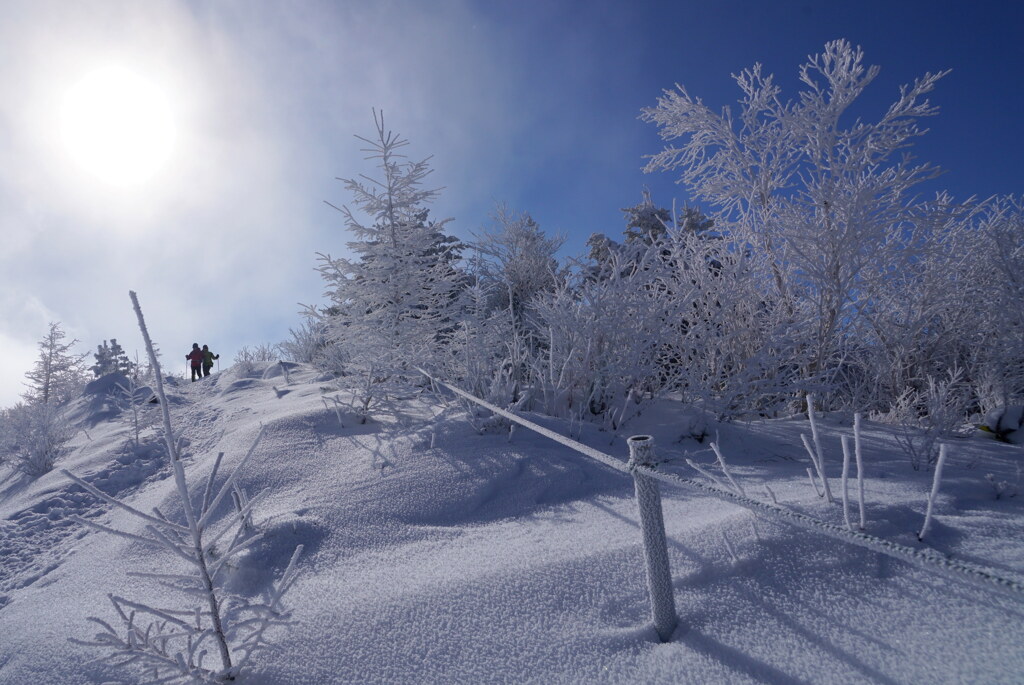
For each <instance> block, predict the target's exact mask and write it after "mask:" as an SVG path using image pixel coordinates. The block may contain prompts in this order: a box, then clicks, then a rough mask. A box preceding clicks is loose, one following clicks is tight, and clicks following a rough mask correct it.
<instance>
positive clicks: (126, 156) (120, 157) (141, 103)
mask: <svg viewBox="0 0 1024 685" xmlns="http://www.w3.org/2000/svg"><path fill="white" fill-rule="evenodd" d="M61 114H62V126H61V128H62V134H63V137H64V143H65V145H66V146H67V148H68V151H69V152H70V154H71V156H72V157H73V158H74V159H75V161H76V162H78V164H79V165H81V166H82V168H84V169H85V170H87V171H88V172H90V173H92V174H94V175H95V176H97V177H98V178H100V179H102V180H103V181H105V182H107V183H110V184H112V185H117V186H133V185H139V184H141V183H144V182H145V181H146V180H148V179H149V178H151V177H152V176H153V175H154V174H155V173H156V172H157V171H159V170H160V168H161V167H162V166H163V165H164V163H165V162H166V161H167V159H168V158H169V157H170V155H171V150H172V147H173V145H174V135H175V131H174V122H173V121H172V120H171V112H170V107H169V105H168V102H167V98H166V97H165V96H164V94H163V93H161V92H160V90H159V89H157V88H156V87H155V86H154V85H153V84H152V83H150V82H149V81H147V80H146V79H144V78H143V77H141V76H139V75H138V74H136V73H135V72H132V71H130V70H128V69H125V68H122V67H106V68H104V69H99V70H97V71H94V72H92V73H90V74H89V75H87V76H86V77H85V78H83V79H82V80H81V81H79V82H78V83H77V84H76V85H75V86H74V87H73V88H72V89H71V90H70V91H68V94H67V96H66V97H65V99H64V107H63V111H62V113H61Z"/></svg>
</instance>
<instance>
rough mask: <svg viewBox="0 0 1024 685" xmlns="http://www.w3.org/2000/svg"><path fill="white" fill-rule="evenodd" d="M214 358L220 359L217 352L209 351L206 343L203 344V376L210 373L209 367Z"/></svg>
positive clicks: (211, 365) (211, 366) (210, 367)
mask: <svg viewBox="0 0 1024 685" xmlns="http://www.w3.org/2000/svg"><path fill="white" fill-rule="evenodd" d="M214 359H220V355H219V354H214V353H213V352H210V348H209V347H207V346H206V345H203V376H204V377H205V376H209V375H210V369H212V368H213V360H214Z"/></svg>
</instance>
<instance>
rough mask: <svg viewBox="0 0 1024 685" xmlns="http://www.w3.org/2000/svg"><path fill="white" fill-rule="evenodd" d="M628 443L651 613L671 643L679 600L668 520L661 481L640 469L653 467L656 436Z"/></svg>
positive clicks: (663, 638)
mask: <svg viewBox="0 0 1024 685" xmlns="http://www.w3.org/2000/svg"><path fill="white" fill-rule="evenodd" d="M627 444H628V445H629V470H630V472H631V473H632V474H633V483H634V485H635V486H636V503H637V507H638V508H639V509H640V528H641V530H642V531H643V537H644V557H645V559H646V561H647V589H648V591H649V592H650V595H651V614H652V615H653V616H654V628H655V630H657V631H658V637H659V638H660V639H661V641H662V642H668V641H669V639H671V637H672V632H673V631H674V630H675V629H676V625H677V623H678V618H677V617H676V602H675V596H674V595H673V591H672V571H671V569H670V568H669V564H668V543H667V542H666V540H665V520H664V518H663V517H662V513H661V492H660V491H659V489H658V481H656V480H655V479H653V478H651V477H650V476H648V475H646V474H645V473H643V472H641V471H640V470H638V469H637V467H638V466H645V467H647V468H652V467H653V466H654V463H653V462H654V439H653V438H651V436H649V435H634V436H633V437H631V438H629V440H628V441H627Z"/></svg>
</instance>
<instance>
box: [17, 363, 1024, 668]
mask: <svg viewBox="0 0 1024 685" xmlns="http://www.w3.org/2000/svg"><path fill="white" fill-rule="evenodd" d="M281 371H282V370H281V367H280V365H264V366H258V367H257V368H256V369H255V371H253V372H251V373H248V374H243V373H242V372H241V371H240V370H239V368H238V367H233V368H231V369H228V370H226V371H224V372H223V373H219V374H214V375H213V376H211V377H209V378H207V379H205V380H202V381H200V382H197V383H194V384H193V383H189V382H186V381H183V380H181V379H169V380H168V385H167V391H168V394H169V406H170V408H171V412H172V421H173V425H174V427H175V430H177V431H180V432H181V434H182V436H183V438H184V441H185V442H184V444H185V445H186V448H185V454H186V457H185V467H186V474H187V476H188V479H189V483H190V486H191V488H192V489H193V490H194V491H201V490H202V487H203V486H204V483H205V479H206V477H207V475H208V474H209V471H210V469H211V468H212V465H213V462H214V460H215V458H216V455H217V453H218V452H224V467H222V468H225V467H226V468H227V469H230V467H231V466H232V465H233V464H234V463H237V461H238V460H240V459H241V458H242V457H243V456H244V454H245V453H246V451H247V450H248V448H249V446H250V444H251V442H252V440H253V438H254V437H255V435H256V434H257V433H258V431H259V429H260V426H261V425H264V426H266V435H265V437H264V440H263V442H262V443H261V444H260V445H259V447H258V448H257V451H256V453H255V454H254V456H253V458H252V459H251V460H250V462H249V464H248V465H247V466H246V468H245V470H244V472H242V473H241V474H240V476H241V483H242V484H243V486H244V487H245V488H246V490H247V492H248V493H249V495H250V496H253V495H255V494H256V493H257V492H259V491H260V490H263V489H268V490H269V497H268V499H267V500H266V501H264V502H263V503H262V504H261V505H260V506H259V507H258V508H257V510H256V511H255V515H254V520H255V523H256V525H257V526H258V527H260V528H261V529H262V530H263V531H264V532H265V538H264V540H263V541H262V542H261V543H260V545H259V546H258V547H256V548H255V549H253V550H251V551H250V552H248V553H247V555H246V556H244V557H242V558H241V559H239V560H238V563H237V564H236V566H235V568H234V569H233V570H232V572H231V574H230V576H229V577H228V580H227V583H228V586H229V589H231V590H232V591H235V592H238V593H241V594H245V595H258V594H259V593H260V592H261V591H262V590H264V589H265V588H267V587H268V586H269V584H270V583H272V582H273V580H274V578H275V577H276V576H277V575H279V574H280V573H281V572H282V570H283V568H284V566H285V565H286V564H287V563H288V560H289V558H290V555H291V553H292V551H293V550H294V548H295V546H296V545H298V544H302V545H304V552H303V555H302V557H301V559H300V562H299V569H300V575H299V578H298V580H297V582H296V584H295V586H294V587H293V589H292V590H291V592H290V593H289V594H288V595H286V597H285V603H286V605H287V606H288V607H289V608H291V609H292V610H293V619H294V624H293V625H292V626H290V627H289V628H279V629H274V630H275V632H272V633H271V634H270V642H271V643H272V648H270V649H268V650H266V651H264V652H262V653H260V654H258V655H257V656H256V657H254V660H253V661H252V662H251V665H250V667H249V668H248V669H247V671H246V672H245V673H244V675H243V676H242V677H241V678H240V680H239V681H236V682H242V683H260V684H267V685H276V684H284V683H584V682H585V683H641V682H642V683H777V684H780V685H781V684H783V683H785V684H789V683H843V684H849V683H1020V682H1024V641H1022V639H1021V638H1022V636H1024V596H1022V597H1019V598H1014V597H1013V596H1010V595H1008V594H1005V593H998V592H994V591H992V590H989V589H985V588H981V587H977V586H974V585H970V584H965V583H960V582H956V581H953V580H951V579H949V578H947V577H945V576H941V575H936V574H932V573H929V572H927V571H925V570H922V569H919V568H916V567H912V566H909V565H907V564H905V563H903V562H899V561H895V560H892V559H890V558H888V557H884V556H881V555H879V554H876V553H874V552H870V551H867V550H864V549H862V548H858V547H854V546H850V545H845V544H842V543H840V542H837V541H836V540H833V539H830V538H826V537H824V536H820V535H817V534H814V533H810V532H807V531H804V530H798V529H795V528H792V527H789V526H787V525H783V524H780V523H778V522H775V521H772V520H770V519H766V518H763V517H759V518H756V519H755V517H754V516H753V515H752V514H751V513H750V512H749V511H747V510H746V509H741V508H737V507H736V506H734V505H732V504H729V503H727V502H724V501H721V500H718V499H715V498H709V497H707V496H704V495H701V494H698V493H694V492H689V491H686V490H683V489H677V488H673V487H670V486H667V485H665V484H662V485H661V488H662V498H663V506H664V516H665V523H666V529H667V533H668V544H669V550H668V551H669V557H670V561H671V568H672V578H673V585H674V589H675V601H676V606H677V612H678V616H679V628H678V629H677V631H676V633H675V634H674V636H673V637H672V639H671V641H669V642H667V643H664V644H663V643H660V642H659V641H658V639H657V635H656V633H655V631H654V628H653V625H652V622H651V617H650V609H649V604H648V597H647V590H646V580H645V572H644V561H643V550H642V547H641V535H640V530H639V528H638V515H637V510H636V503H635V499H634V495H633V484H632V481H631V479H630V478H629V476H628V475H624V474H622V473H619V472H617V471H615V470H613V469H610V468H608V467H606V466H604V465H601V464H599V463H597V462H595V461H593V460H591V459H588V458H587V457H584V456H582V455H580V454H578V453H576V452H573V451H572V450H570V449H568V448H566V447H564V446H562V445H559V444H557V443H555V442H553V441H551V440H549V439H547V438H543V437H541V436H538V435H536V434H531V433H530V432H529V431H527V430H523V429H518V430H516V431H515V433H514V434H513V436H512V437H511V439H509V437H508V434H507V431H505V430H493V431H488V432H483V433H480V432H478V431H477V430H476V428H474V425H473V424H472V423H471V422H470V421H469V420H468V419H467V416H466V413H465V411H464V409H463V407H462V406H461V405H460V404H458V403H456V402H454V401H452V400H451V399H450V398H449V399H448V400H447V402H445V401H443V399H442V400H439V398H438V397H437V396H435V395H432V394H429V393H423V394H420V395H418V396H415V397H410V398H399V399H396V400H395V401H394V402H393V403H392V405H391V407H390V408H389V409H388V410H387V411H381V412H378V413H377V414H375V415H374V419H373V420H372V421H370V422H368V423H366V424H360V423H359V422H358V419H357V418H356V417H355V416H354V415H352V414H343V415H342V419H343V424H344V425H340V424H339V422H338V419H337V416H336V414H335V411H334V408H333V403H331V404H330V406H327V405H325V403H324V399H323V398H324V397H327V398H328V399H329V398H330V397H333V396H337V395H338V392H337V391H336V390H334V389H333V386H332V384H331V383H330V382H329V380H327V379H323V378H320V377H318V375H317V373H316V372H315V371H313V370H312V369H309V368H306V367H298V368H295V369H294V370H292V371H291V373H290V374H288V376H285V375H284V374H283V373H282V372H281ZM342 399H343V400H344V402H345V403H347V401H348V399H347V398H345V397H344V396H343V397H342ZM329 401H330V400H329ZM156 411H158V409H157V408H156V406H155V405H147V408H146V410H145V412H156ZM72 415H73V416H74V417H75V421H76V422H77V426H78V428H79V429H80V430H79V432H78V434H77V435H76V437H75V439H74V441H73V442H72V443H71V447H72V448H73V449H72V450H71V452H70V453H69V454H68V455H67V456H66V457H64V458H63V460H62V461H61V462H60V463H58V465H57V466H58V469H57V470H55V471H54V472H51V473H49V474H47V475H46V476H44V477H42V478H39V479H38V480H35V481H26V480H24V479H20V478H19V477H18V476H17V475H16V474H14V473H7V472H3V473H0V479H2V480H0V683H3V684H4V685H30V684H35V683H61V684H63V685H75V684H79V683H81V684H85V683H90V684H94V683H135V682H143V681H144V678H143V676H142V674H141V673H139V672H138V671H133V670H131V667H127V668H115V667H113V666H111V665H109V664H106V663H102V662H97V661H96V660H95V659H96V658H97V657H99V656H102V655H103V652H102V651H101V650H97V649H95V648H89V647H83V646H79V645H76V644H72V643H70V642H68V638H72V637H74V638H79V639H88V638H91V637H92V635H93V634H94V633H95V630H94V626H93V625H92V624H91V623H88V622H87V621H86V617H88V616H97V617H100V618H103V619H104V620H108V621H111V622H114V621H115V618H116V616H115V615H114V611H113V608H112V607H111V605H110V604H109V602H108V601H107V599H106V597H107V595H108V594H109V593H115V594H118V595H121V596H124V597H126V598H129V599H135V600H139V601H145V602H149V603H153V604H163V605H169V606H178V605H181V606H182V608H185V607H186V606H188V604H187V603H186V602H184V601H183V600H182V599H181V598H180V596H178V595H175V594H174V593H173V592H172V591H171V590H168V589H164V588H162V587H161V586H160V585H158V584H157V583H156V582H154V581H152V580H150V579H145V578H136V577H130V576H128V575H127V572H128V571H149V572H167V571H169V570H177V568H178V564H177V562H176V560H174V559H172V558H169V555H168V554H167V553H165V552H163V551H161V550H154V549H151V548H148V547H145V546H144V545H142V544H141V543H136V542H131V541H129V540H125V539H122V538H117V537H114V536H111V535H108V534H105V533H101V532H96V531H93V530H91V529H87V528H85V527H83V526H81V525H79V524H76V523H74V522H73V521H72V520H71V519H70V517H71V516H73V515H77V516H82V517H86V518H93V519H94V520H96V521H98V522H101V523H104V524H106V525H111V526H115V527H120V528H122V529H126V530H130V531H133V530H134V531H138V528H139V523H138V522H137V520H135V519H133V518H132V517H131V516H129V515H127V514H126V513H124V512H122V511H120V510H112V509H111V507H110V506H108V505H106V504H104V503H102V502H100V501H98V500H96V499H95V498H94V497H92V496H91V495H89V494H88V493H86V492H84V491H83V490H82V489H81V488H80V487H78V486H76V485H75V484H73V483H72V482H71V481H69V480H68V479H67V478H66V477H65V476H64V475H62V474H61V473H60V470H59V469H61V468H65V469H68V470H69V471H71V472H72V473H74V474H76V475H77V476H79V477H82V478H84V479H86V480H87V481H89V482H91V483H92V484H94V485H96V486H97V487H98V488H100V489H101V490H104V491H105V492H107V493H111V494H114V495H116V496H117V497H119V498H120V499H122V500H123V501H125V502H127V503H129V504H131V505H133V506H135V507H138V508H140V509H143V510H145V511H149V510H151V509H152V508H153V507H160V509H161V511H163V512H164V513H165V514H166V515H168V516H169V517H171V518H172V519H173V518H174V517H175V516H180V509H179V508H178V507H176V506H175V504H174V484H173V478H172V477H171V473H170V470H169V468H168V466H167V464H166V457H165V449H164V448H163V447H162V443H161V442H160V436H159V434H158V430H159V426H158V425H157V426H156V427H150V428H148V429H146V431H145V432H144V433H143V436H144V439H143V446H142V447H141V448H140V449H134V448H133V447H132V446H131V444H130V439H131V437H132V429H131V426H130V423H129V420H128V417H127V416H126V414H125V413H124V412H120V411H118V410H117V408H116V407H114V406H113V405H112V403H111V402H108V401H107V399H105V395H104V391H103V389H102V384H100V386H98V388H94V389H93V392H92V393H91V394H90V395H87V396H84V397H83V398H82V399H81V400H78V404H77V406H76V407H75V408H74V412H73V413H72ZM530 418H531V419H532V420H536V421H538V422H541V423H543V424H544V425H546V426H548V427H551V428H552V429H554V430H558V431H560V432H562V433H566V432H568V430H569V426H567V425H566V424H564V423H560V422H557V421H553V420H550V419H545V418H543V417H537V416H531V417H530ZM690 422H692V417H687V416H686V415H685V412H684V411H683V407H682V406H681V405H680V404H678V403H672V402H665V403H663V404H660V405H657V406H655V407H654V408H653V409H651V410H649V411H647V412H645V413H644V414H643V415H642V416H640V417H638V418H637V419H635V420H634V421H633V422H632V423H631V424H630V425H629V426H628V430H627V431H625V432H624V433H623V434H622V435H618V436H612V435H610V434H609V433H605V432H601V431H599V430H598V429H597V428H596V427H590V426H584V428H583V430H582V436H581V440H582V441H583V442H585V443H586V444H588V445H591V446H592V447H595V448H597V449H600V450H602V451H604V452H606V453H608V454H611V455H613V456H615V457H618V458H621V459H623V460H625V458H626V456H627V448H626V444H625V438H626V437H628V435H629V434H635V433H644V434H650V435H652V436H654V438H655V444H656V452H657V454H658V455H659V456H660V457H662V458H665V459H668V460H669V461H668V463H667V464H666V465H665V466H664V467H663V468H666V469H669V470H672V471H677V472H679V473H680V474H683V475H685V476H686V477H688V478H702V476H700V475H698V474H697V473H696V472H695V471H693V470H692V469H691V468H690V467H688V466H687V465H686V463H685V459H686V458H689V459H692V460H694V461H695V462H696V463H698V464H699V465H700V466H701V467H702V468H704V469H706V470H708V471H709V472H713V473H716V474H717V475H718V476H719V477H720V478H721V477H722V474H721V470H720V467H719V466H718V465H717V462H716V459H715V456H714V454H713V453H712V452H711V450H710V448H709V446H708V444H707V443H706V442H705V443H703V444H701V443H698V442H696V441H695V440H693V439H692V438H690V437H689V435H688V431H686V430H685V426H688V425H689V424H690ZM476 425H480V422H479V420H477V424H476ZM851 426H852V417H843V416H834V415H833V416H829V415H826V416H824V417H821V418H819V429H820V431H821V437H822V442H823V447H824V451H825V461H826V465H825V466H826V471H827V473H828V476H829V477H830V478H831V479H832V488H833V492H834V493H836V500H837V503H836V504H834V505H828V504H826V503H825V502H824V500H822V499H820V498H819V497H818V496H817V495H816V494H815V491H814V490H813V488H812V487H811V483H810V481H809V480H808V478H807V475H806V468H807V467H808V466H809V461H808V460H807V456H806V452H805V451H804V450H803V447H802V445H801V442H800V434H801V433H805V434H808V435H809V433H810V430H809V426H808V423H807V421H806V420H804V419H799V418H793V419H785V420H773V421H762V422H754V423H737V424H728V425H719V426H714V425H711V426H710V432H711V434H712V436H715V435H716V433H717V437H716V441H717V443H718V444H719V445H720V447H721V449H722V452H723V454H724V456H725V458H726V460H727V463H728V465H729V467H730V472H731V473H732V475H733V477H734V478H736V479H737V480H738V481H739V482H740V483H741V484H742V485H743V487H744V489H745V490H746V492H747V493H748V494H749V495H751V496H753V497H761V498H765V499H767V498H768V494H767V490H766V489H765V487H764V486H765V485H768V486H770V487H771V489H772V491H773V492H774V493H775V495H776V497H777V498H778V500H779V503H780V504H782V505H783V506H786V507H789V508H792V509H794V510H797V511H800V512H803V513H805V514H809V515H813V516H816V517H818V518H821V519H823V520H827V521H829V522H832V523H838V524H842V522H843V516H842V510H841V505H840V504H839V503H838V502H839V501H840V494H839V493H840V481H839V476H840V468H841V463H842V456H841V455H842V452H841V450H840V445H839V436H840V435H841V434H846V435H852V428H851ZM575 429H576V427H573V430H575ZM949 449H950V459H949V461H948V462H947V465H946V469H945V471H944V478H943V481H942V485H941V488H940V491H939V496H938V499H937V501H936V504H935V509H934V520H933V522H932V527H931V530H930V532H929V537H928V538H926V540H925V541H924V543H920V542H918V541H917V538H916V533H917V531H919V530H920V528H921V523H922V521H923V514H924V510H925V506H926V498H927V494H928V492H929V490H930V487H931V473H930V471H914V470H912V469H911V468H910V465H909V460H908V458H907V457H906V456H905V455H903V454H902V453H901V452H900V451H899V449H898V447H897V446H896V444H895V442H894V441H893V439H892V431H891V430H890V429H889V428H888V427H886V426H883V425H880V424H876V423H872V422H869V421H865V431H864V460H865V470H866V479H865V489H866V499H867V531H866V532H868V533H870V534H872V535H877V536H879V537H882V538H885V539H889V540H893V541H896V542H900V543H901V544H905V545H910V546H919V545H927V546H930V547H932V548H933V549H935V550H938V551H940V552H942V553H944V554H947V555H950V556H952V557H953V558H956V559H962V560H966V561H971V562H974V563H978V564H984V565H986V566H989V567H992V568H995V569H997V570H998V571H999V572H1000V573H1002V574H1003V575H1005V577H1007V578H1011V579H1014V580H1017V581H1018V582H1020V581H1021V580H1022V578H1024V517H1022V513H1024V511H1022V504H1024V496H1010V495H1011V494H1012V493H1013V492H1015V491H1016V487H1017V486H1018V485H1019V482H1020V465H1021V463H1022V452H1021V448H1020V447H1018V446H1013V445H1005V444H1000V443H998V442H996V441H994V440H991V439H985V438H983V437H980V436H975V437H971V438H967V439H960V440H956V441H954V442H952V443H951V444H950V447H949ZM989 474H991V477H988V476H989ZM855 475H856V474H855V473H854V474H851V479H850V498H851V505H852V506H853V507H855V502H856V480H855ZM994 483H996V484H998V483H1003V484H1005V486H1006V487H1005V488H1004V489H1003V492H1002V495H1001V496H1000V497H999V498H998V499H997V498H996V497H995V493H996V488H995V486H994ZM226 506H229V505H226ZM225 511H226V509H225ZM851 520H854V521H856V520H857V514H856V509H855V508H853V509H852V510H851ZM725 538H727V539H728V541H729V543H730V545H731V547H732V549H733V550H734V551H735V554H736V556H737V558H736V559H735V560H734V559H733V558H732V556H731V555H730V553H729V551H728V550H727V549H726V543H725Z"/></svg>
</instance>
